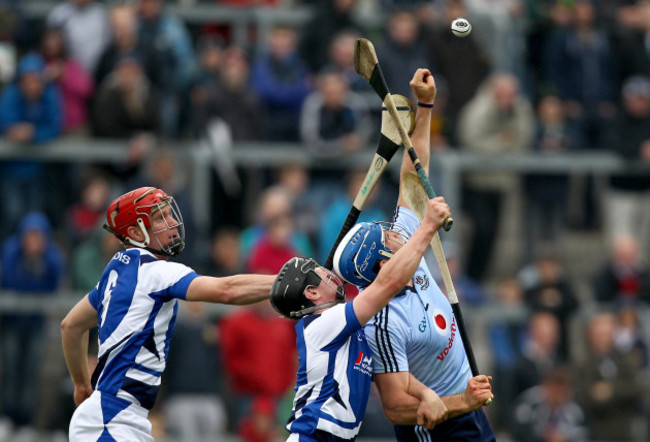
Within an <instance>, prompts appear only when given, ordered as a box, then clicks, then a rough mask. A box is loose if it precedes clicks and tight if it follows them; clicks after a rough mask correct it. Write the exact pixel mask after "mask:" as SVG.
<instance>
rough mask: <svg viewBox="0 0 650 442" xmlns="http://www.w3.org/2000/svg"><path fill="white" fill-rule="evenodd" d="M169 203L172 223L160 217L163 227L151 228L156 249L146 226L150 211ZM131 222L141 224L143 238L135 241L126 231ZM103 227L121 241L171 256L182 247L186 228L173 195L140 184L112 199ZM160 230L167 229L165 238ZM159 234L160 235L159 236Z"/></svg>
mask: <svg viewBox="0 0 650 442" xmlns="http://www.w3.org/2000/svg"><path fill="white" fill-rule="evenodd" d="M166 207H169V210H170V211H171V212H170V215H171V217H172V218H173V220H174V221H175V223H172V224H171V225H170V224H169V222H168V221H167V219H168V218H167V217H164V218H163V221H164V225H165V228H163V229H158V230H156V231H154V232H153V236H154V238H155V239H156V241H157V242H158V246H159V248H158V249H155V248H152V247H150V244H151V240H152V238H151V237H150V235H149V232H148V231H147V229H149V228H151V226H152V219H151V215H152V214H154V213H156V212H160V213H164V212H163V209H165V208H166ZM131 226H136V227H140V230H141V231H142V233H143V234H144V237H145V239H144V241H136V240H135V239H133V238H131V237H130V236H129V234H128V229H129V227H131ZM104 227H105V228H106V229H107V230H108V231H110V232H111V233H113V234H114V235H115V236H117V237H118V238H119V239H120V240H121V241H123V242H125V243H127V244H131V245H133V246H136V247H142V248H144V249H147V250H150V251H151V252H154V253H156V254H161V255H167V256H173V255H177V254H178V253H180V252H181V251H182V250H183V248H184V247H185V229H184V226H183V216H182V215H181V212H180V210H179V209H178V205H177V204H176V201H174V198H173V197H171V196H169V195H167V194H166V193H165V192H164V191H162V190H160V189H157V188H155V187H140V188H139V189H135V190H132V191H130V192H128V193H125V194H124V195H122V196H120V197H118V198H117V199H115V200H114V201H113V202H112V203H111V205H110V206H109V207H108V210H107V211H106V224H105V225H104ZM163 233H167V238H165V235H163ZM159 235H160V237H162V238H163V239H162V240H161V238H160V237H159Z"/></svg>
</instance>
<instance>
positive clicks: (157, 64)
mask: <svg viewBox="0 0 650 442" xmlns="http://www.w3.org/2000/svg"><path fill="white" fill-rule="evenodd" d="M110 27H111V34H112V39H111V42H110V44H109V45H108V46H107V47H106V48H105V49H104V51H103V52H102V54H101V57H100V58H99V62H98V64H97V67H96V68H95V71H94V72H93V75H94V78H95V84H98V85H99V84H102V83H103V82H104V79H105V78H106V77H107V76H108V75H109V74H110V73H111V72H112V71H113V70H114V69H115V65H116V64H117V63H118V62H119V61H120V60H121V59H122V58H124V57H127V56H134V57H137V58H138V59H140V60H141V61H142V66H143V68H144V71H145V73H146V75H147V77H148V78H149V79H151V81H152V83H153V84H155V85H159V83H160V81H159V77H160V76H161V75H163V70H164V69H165V65H164V60H163V57H162V54H161V53H159V52H158V51H156V50H155V49H154V48H151V47H145V45H144V44H143V43H142V42H141V41H140V38H139V35H138V16H137V11H136V9H135V7H134V6H133V5H132V4H130V3H123V4H116V5H115V6H113V7H112V8H111V11H110Z"/></svg>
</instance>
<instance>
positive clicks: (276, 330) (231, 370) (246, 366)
mask: <svg viewBox="0 0 650 442" xmlns="http://www.w3.org/2000/svg"><path fill="white" fill-rule="evenodd" d="M218 333H219V344H220V346H221V351H222V353H221V354H222V357H223V364H224V368H225V370H226V376H227V379H228V387H229V389H230V394H231V397H232V399H233V401H232V403H231V405H232V410H231V412H232V416H233V423H234V424H235V425H239V423H240V422H241V420H242V419H243V418H244V417H245V416H249V415H250V414H251V411H252V404H253V402H254V400H255V399H257V398H260V397H266V398H267V399H268V400H270V401H271V402H272V403H273V404H274V408H275V409H276V410H277V409H278V406H279V404H280V401H281V400H282V399H283V398H284V395H285V394H287V393H288V392H289V390H290V388H291V387H292V386H294V385H295V382H296V375H295V373H296V362H295V360H296V345H295V331H294V329H293V326H292V324H291V323H290V322H289V321H286V320H284V319H282V318H280V317H278V315H277V313H276V312H275V311H274V310H273V308H272V307H271V305H270V303H269V302H261V303H258V304H256V305H254V306H250V307H246V308H241V309H237V310H235V311H232V312H230V313H227V314H226V315H225V316H223V317H222V318H221V320H220V321H219V325H218ZM273 421H274V422H275V424H276V425H277V419H276V418H275V416H274V419H273Z"/></svg>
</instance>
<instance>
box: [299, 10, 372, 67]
mask: <svg viewBox="0 0 650 442" xmlns="http://www.w3.org/2000/svg"><path fill="white" fill-rule="evenodd" d="M356 6H357V0H332V1H328V2H314V4H313V7H314V15H313V17H312V18H311V20H309V21H308V22H307V23H305V26H304V27H303V29H302V32H301V35H300V47H299V52H300V57H301V58H302V59H303V60H305V61H306V62H307V65H308V67H309V70H310V72H312V73H317V72H320V70H321V69H323V67H325V66H326V65H327V64H328V60H327V54H328V52H327V49H328V47H329V46H330V44H331V41H332V39H333V38H334V36H335V35H337V34H338V33H339V32H342V31H355V32H358V33H362V31H363V29H362V26H361V25H359V24H358V23H357V21H356V19H355V17H354V12H355V8H356Z"/></svg>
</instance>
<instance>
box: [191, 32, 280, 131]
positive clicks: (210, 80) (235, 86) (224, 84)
mask: <svg viewBox="0 0 650 442" xmlns="http://www.w3.org/2000/svg"><path fill="white" fill-rule="evenodd" d="M214 46H215V44H210V45H209V46H208V47H204V48H203V51H202V52H201V60H202V74H203V75H202V77H201V78H202V79H201V81H200V82H199V83H198V84H197V85H195V86H194V88H193V89H192V98H191V99H192V112H193V115H194V116H193V118H192V123H191V125H192V132H193V133H194V134H195V135H196V136H198V137H202V136H205V133H206V131H207V130H208V128H209V125H210V123H211V122H212V120H213V119H216V118H218V119H221V120H223V121H224V122H225V123H226V124H228V127H229V129H230V132H231V136H232V140H233V141H251V140H263V139H265V137H266V134H267V131H268V127H267V124H268V123H267V120H268V115H267V114H266V112H265V110H264V104H263V103H262V101H261V98H260V96H259V95H258V94H257V93H256V92H255V91H254V90H253V89H251V87H250V84H251V81H253V82H255V81H257V80H251V77H250V69H251V66H250V61H249V57H248V55H247V54H246V52H244V50H243V49H241V48H238V47H236V46H231V47H228V48H226V49H224V50H223V51H221V50H220V49H218V48H215V47H214ZM216 51H219V52H220V54H219V55H218V56H217V55H216V54H215V52H216ZM217 57H218V58H219V61H218V62H216V60H215V59H216V58H217ZM215 63H218V64H217V66H218V67H217V66H214V64H215ZM210 64H212V66H211V65H210Z"/></svg>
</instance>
